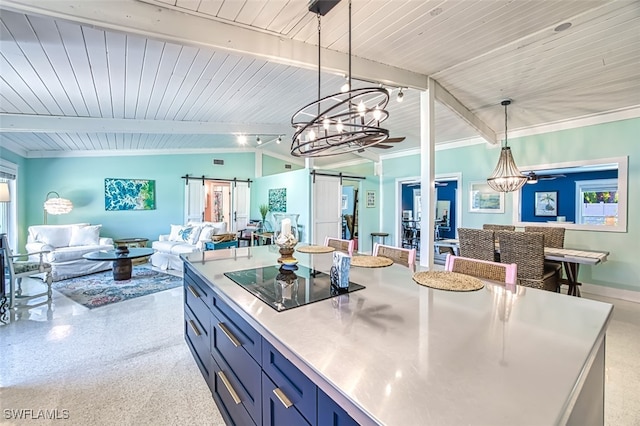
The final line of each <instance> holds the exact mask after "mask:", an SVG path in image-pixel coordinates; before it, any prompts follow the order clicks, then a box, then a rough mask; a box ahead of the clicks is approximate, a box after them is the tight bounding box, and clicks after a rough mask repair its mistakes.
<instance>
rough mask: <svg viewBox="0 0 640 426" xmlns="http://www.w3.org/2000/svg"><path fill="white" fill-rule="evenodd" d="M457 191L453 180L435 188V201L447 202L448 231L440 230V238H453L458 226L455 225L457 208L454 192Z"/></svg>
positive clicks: (456, 185)
mask: <svg viewBox="0 0 640 426" xmlns="http://www.w3.org/2000/svg"><path fill="white" fill-rule="evenodd" d="M457 190H458V182H456V181H455V180H453V181H447V186H438V187H436V191H437V197H436V198H437V200H439V201H440V200H442V201H449V202H450V203H451V204H450V209H449V230H448V231H447V230H440V238H455V237H456V229H457V227H458V224H457V223H456V212H457V209H458V206H457V205H456V192H457Z"/></svg>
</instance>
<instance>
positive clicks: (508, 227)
mask: <svg viewBox="0 0 640 426" xmlns="http://www.w3.org/2000/svg"><path fill="white" fill-rule="evenodd" d="M482 229H488V230H490V231H515V230H516V227H515V226H514V225H493V224H491V223H485V224H484V225H482Z"/></svg>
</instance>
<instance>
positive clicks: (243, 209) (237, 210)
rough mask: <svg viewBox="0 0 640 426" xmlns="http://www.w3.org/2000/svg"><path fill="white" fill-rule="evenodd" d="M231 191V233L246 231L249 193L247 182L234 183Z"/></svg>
mask: <svg viewBox="0 0 640 426" xmlns="http://www.w3.org/2000/svg"><path fill="white" fill-rule="evenodd" d="M232 190H233V227H234V229H232V230H231V232H238V231H241V230H243V229H246V227H247V223H249V204H250V198H251V192H250V191H249V183H248V182H235V185H233V186H232Z"/></svg>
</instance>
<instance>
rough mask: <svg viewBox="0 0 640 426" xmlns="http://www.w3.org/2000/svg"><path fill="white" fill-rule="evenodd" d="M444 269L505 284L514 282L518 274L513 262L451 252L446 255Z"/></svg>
mask: <svg viewBox="0 0 640 426" xmlns="http://www.w3.org/2000/svg"><path fill="white" fill-rule="evenodd" d="M444 270H445V271H451V272H458V273H459V274H465V275H471V276H474V277H477V278H482V279H485V280H492V281H499V282H501V283H505V284H515V283H516V280H517V274H518V266H517V265H516V264H515V263H510V264H507V263H498V262H489V261H487V260H479V259H470V258H468V257H460V256H454V255H452V254H449V255H447V260H446V261H445V265H444Z"/></svg>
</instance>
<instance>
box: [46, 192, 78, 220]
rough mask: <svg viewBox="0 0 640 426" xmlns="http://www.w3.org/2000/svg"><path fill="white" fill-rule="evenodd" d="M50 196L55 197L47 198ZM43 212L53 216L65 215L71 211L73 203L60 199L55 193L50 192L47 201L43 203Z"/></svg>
mask: <svg viewBox="0 0 640 426" xmlns="http://www.w3.org/2000/svg"><path fill="white" fill-rule="evenodd" d="M52 194H55V197H54V198H49V195H52ZM44 210H45V211H46V212H47V213H48V214H53V215H59V214H67V213H69V212H70V211H71V210H73V203H72V202H71V201H69V200H67V199H66V198H60V196H59V195H58V193H57V192H54V191H51V192H49V193H48V194H47V199H46V201H45V202H44Z"/></svg>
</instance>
